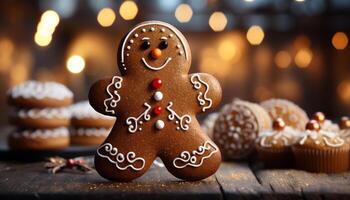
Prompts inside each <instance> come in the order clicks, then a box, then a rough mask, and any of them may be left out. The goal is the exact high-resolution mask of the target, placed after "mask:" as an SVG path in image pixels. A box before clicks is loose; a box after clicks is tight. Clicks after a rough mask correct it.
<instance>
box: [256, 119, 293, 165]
mask: <svg viewBox="0 0 350 200" xmlns="http://www.w3.org/2000/svg"><path fill="white" fill-rule="evenodd" d="M298 137H299V131H297V130H295V129H293V128H291V127H289V126H286V124H285V122H284V121H283V119H282V118H277V119H276V120H274V121H273V124H272V129H271V130H266V131H263V132H262V133H261V134H260V136H259V138H258V139H257V143H256V149H257V153H258V156H259V158H260V159H261V160H262V161H263V162H264V164H265V166H266V167H268V168H285V167H292V164H293V154H292V149H291V146H292V145H293V144H294V142H295V141H296V140H297V138H298Z"/></svg>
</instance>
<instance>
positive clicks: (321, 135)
mask: <svg viewBox="0 0 350 200" xmlns="http://www.w3.org/2000/svg"><path fill="white" fill-rule="evenodd" d="M349 149H350V147H349V144H348V143H346V142H345V141H344V139H342V138H341V137H340V136H339V134H338V133H337V132H330V131H325V130H322V129H321V126H320V124H319V122H317V121H316V120H311V121H310V122H308V123H307V125H306V130H305V131H304V132H303V133H302V134H301V137H300V139H299V140H298V141H297V142H296V143H295V144H294V145H293V147H292V150H293V153H294V156H295V162H296V167H297V168H299V169H303V170H306V171H311V172H323V173H336V172H343V171H346V170H347V169H348V167H349Z"/></svg>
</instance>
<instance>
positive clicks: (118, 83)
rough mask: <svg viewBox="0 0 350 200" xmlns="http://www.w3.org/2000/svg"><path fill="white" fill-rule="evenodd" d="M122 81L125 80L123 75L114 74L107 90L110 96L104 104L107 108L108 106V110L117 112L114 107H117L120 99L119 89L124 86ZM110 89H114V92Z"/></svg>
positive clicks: (113, 112)
mask: <svg viewBox="0 0 350 200" xmlns="http://www.w3.org/2000/svg"><path fill="white" fill-rule="evenodd" d="M122 81H123V78H122V77H120V76H113V79H112V82H111V83H110V84H109V85H108V86H107V88H106V91H107V93H108V95H109V98H108V99H105V100H104V101H103V104H104V105H105V108H106V109H105V111H106V112H110V113H112V114H115V111H114V110H113V108H115V107H117V104H118V102H119V101H120V95H119V94H118V89H120V88H121V87H122ZM112 87H114V88H112ZM110 90H112V91H113V92H111V91H110ZM114 98H116V99H114Z"/></svg>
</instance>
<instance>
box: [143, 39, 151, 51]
mask: <svg viewBox="0 0 350 200" xmlns="http://www.w3.org/2000/svg"><path fill="white" fill-rule="evenodd" d="M150 46H151V42H150V41H144V42H142V44H141V48H142V49H144V50H146V49H148V48H149V47H150Z"/></svg>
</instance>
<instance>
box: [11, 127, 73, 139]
mask: <svg viewBox="0 0 350 200" xmlns="http://www.w3.org/2000/svg"><path fill="white" fill-rule="evenodd" d="M68 136H69V131H68V129H67V128H65V127H61V128H55V129H36V130H32V131H31V130H24V131H18V132H13V133H12V134H11V137H14V138H22V137H23V138H30V139H35V138H42V139H48V138H58V137H68Z"/></svg>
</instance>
